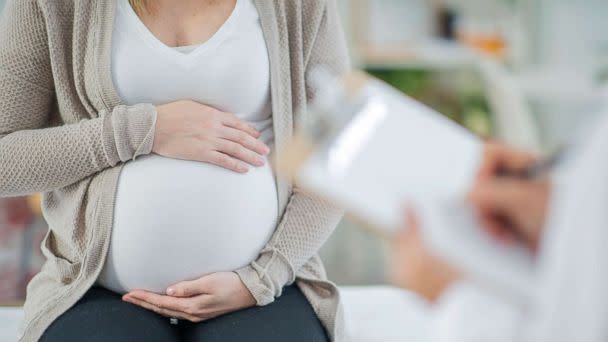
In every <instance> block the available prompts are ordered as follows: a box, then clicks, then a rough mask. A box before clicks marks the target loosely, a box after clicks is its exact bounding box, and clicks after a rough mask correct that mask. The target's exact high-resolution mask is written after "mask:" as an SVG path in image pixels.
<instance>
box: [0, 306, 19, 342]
mask: <svg viewBox="0 0 608 342" xmlns="http://www.w3.org/2000/svg"><path fill="white" fill-rule="evenodd" d="M22 318H23V310H21V308H10V307H0V341H17V336H18V335H17V329H18V327H19V323H20V322H21V319H22Z"/></svg>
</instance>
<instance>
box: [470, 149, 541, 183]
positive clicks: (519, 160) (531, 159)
mask: <svg viewBox="0 0 608 342" xmlns="http://www.w3.org/2000/svg"><path fill="white" fill-rule="evenodd" d="M535 162H536V157H535V156H534V155H533V154H531V153H528V152H525V151H521V150H518V149H515V148H512V147H509V146H506V145H502V144H498V143H488V144H487V145H486V148H485V150H484V156H483V162H482V165H481V167H480V170H479V178H480V179H488V178H492V177H494V176H496V175H497V174H498V173H499V172H513V173H519V172H523V171H525V170H526V169H528V168H529V167H530V166H531V165H532V164H534V163H535Z"/></svg>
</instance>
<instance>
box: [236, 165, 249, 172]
mask: <svg viewBox="0 0 608 342" xmlns="http://www.w3.org/2000/svg"><path fill="white" fill-rule="evenodd" d="M238 170H239V172H249V167H248V166H246V165H239V166H238Z"/></svg>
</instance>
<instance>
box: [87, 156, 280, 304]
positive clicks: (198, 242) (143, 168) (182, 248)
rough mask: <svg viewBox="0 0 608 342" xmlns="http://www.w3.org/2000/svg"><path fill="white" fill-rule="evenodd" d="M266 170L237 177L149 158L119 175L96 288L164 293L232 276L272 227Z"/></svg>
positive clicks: (272, 197) (271, 185)
mask: <svg viewBox="0 0 608 342" xmlns="http://www.w3.org/2000/svg"><path fill="white" fill-rule="evenodd" d="M277 216H278V214H277V193H276V185H275V180H274V176H273V173H272V170H271V168H270V166H269V163H266V166H263V167H259V168H253V167H252V168H251V170H250V171H249V172H248V173H246V174H238V173H235V172H232V171H229V170H226V169H223V168H220V167H217V166H215V165H211V164H207V163H198V162H192V161H183V160H175V159H169V158H164V157H160V156H157V155H149V156H145V157H142V158H139V159H137V160H135V161H132V162H129V163H127V164H126V165H125V166H124V168H123V170H122V173H121V175H120V178H119V181H118V189H117V193H116V203H115V208H114V225H113V229H112V238H111V241H110V249H109V252H108V256H107V258H106V261H105V265H104V268H103V271H102V274H101V276H100V278H99V279H98V282H99V283H100V284H101V285H103V286H105V287H107V288H109V289H111V290H114V291H116V292H119V293H124V292H127V291H130V290H132V289H136V288H138V289H146V290H149V291H154V292H158V293H164V291H165V289H166V288H167V287H168V286H169V285H172V284H175V283H176V282H180V281H183V280H190V279H196V278H199V277H201V276H203V275H205V274H209V273H213V272H218V271H233V270H235V269H238V268H240V267H242V266H245V265H247V264H249V263H250V262H251V261H253V260H254V259H255V258H256V257H257V256H258V254H259V252H260V250H261V249H262V248H263V246H264V245H265V244H266V242H267V241H268V239H269V238H270V236H271V235H272V233H273V231H274V229H275V227H276V224H277Z"/></svg>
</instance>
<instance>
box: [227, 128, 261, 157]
mask: <svg viewBox="0 0 608 342" xmlns="http://www.w3.org/2000/svg"><path fill="white" fill-rule="evenodd" d="M220 134H221V137H222V138H224V139H227V140H230V141H234V142H235V143H238V144H240V145H242V146H244V147H246V148H248V149H250V150H252V151H254V152H256V153H258V154H261V155H267V154H268V153H270V148H269V147H268V146H267V145H266V144H264V143H263V142H261V141H260V140H258V139H256V138H254V137H252V136H251V135H250V134H248V133H245V132H243V131H241V130H238V129H235V128H232V127H228V126H225V128H224V129H223V130H222V131H221V133H220Z"/></svg>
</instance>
